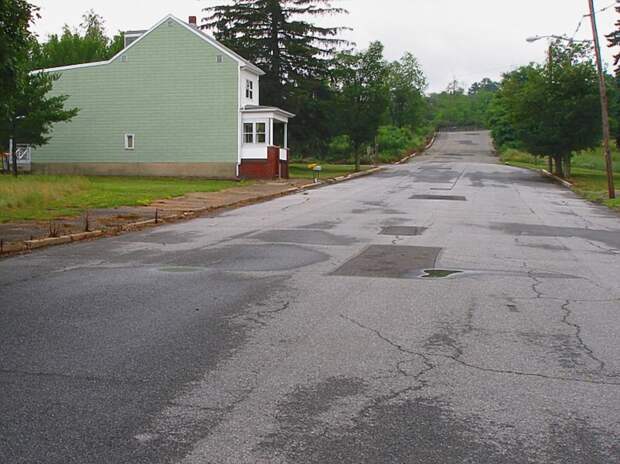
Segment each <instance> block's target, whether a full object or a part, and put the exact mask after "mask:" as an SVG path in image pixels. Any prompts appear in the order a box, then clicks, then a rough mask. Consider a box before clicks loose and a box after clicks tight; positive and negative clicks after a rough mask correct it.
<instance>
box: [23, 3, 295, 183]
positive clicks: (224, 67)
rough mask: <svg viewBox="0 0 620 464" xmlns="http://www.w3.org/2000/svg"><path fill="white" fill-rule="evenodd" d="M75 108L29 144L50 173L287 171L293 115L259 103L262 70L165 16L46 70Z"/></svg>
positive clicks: (35, 162)
mask: <svg viewBox="0 0 620 464" xmlns="http://www.w3.org/2000/svg"><path fill="white" fill-rule="evenodd" d="M38 72H50V73H57V74H59V75H60V78H59V79H58V80H57V81H56V83H55V85H54V92H55V93H58V94H64V95H68V96H69V100H68V102H67V106H68V107H77V108H79V109H80V112H79V114H78V115H77V116H76V117H75V118H74V119H73V120H72V121H71V122H69V123H66V124H58V125H56V126H55V127H54V131H53V134H52V138H51V140H50V142H49V143H48V144H47V145H44V146H42V147H39V148H37V149H36V150H33V153H32V170H33V172H38V173H49V174H89V175H131V176H136V175H137V176H192V177H209V178H240V177H268V178H272V177H278V176H281V177H286V176H287V172H288V141H287V132H288V121H289V119H290V118H292V117H294V115H293V114H291V113H288V112H286V111H284V110H282V109H280V108H274V107H265V106H260V104H259V79H260V76H262V75H264V72H263V71H261V70H260V69H259V68H258V67H256V66H255V65H253V64H252V63H250V62H249V61H247V60H245V59H244V58H242V57H240V56H239V55H237V54H236V53H234V52H233V51H232V50H230V49H228V48H226V47H225V46H223V45H222V44H220V43H219V42H217V41H216V40H215V39H214V38H212V37H210V36H209V35H207V34H205V33H204V32H202V31H201V30H200V29H199V28H198V27H197V25H196V18H195V17H191V18H190V20H189V22H187V23H186V22H184V21H182V20H180V19H178V18H176V17H174V16H172V15H168V16H166V17H165V18H164V19H162V20H161V21H160V22H158V23H157V24H156V25H155V26H154V27H152V28H151V29H150V30H148V31H130V32H127V33H126V34H125V48H124V49H123V50H122V51H121V52H120V53H118V54H117V55H116V56H114V57H113V58H112V59H110V60H109V61H103V62H97V63H86V64H79V65H74V66H65V67H60V68H53V69H45V70H41V71H38Z"/></svg>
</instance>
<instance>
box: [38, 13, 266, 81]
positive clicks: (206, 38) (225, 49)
mask: <svg viewBox="0 0 620 464" xmlns="http://www.w3.org/2000/svg"><path fill="white" fill-rule="evenodd" d="M169 20H173V21H175V22H177V23H178V24H180V25H181V26H183V27H184V28H186V29H187V30H189V31H190V32H192V33H193V34H196V35H197V36H198V37H200V38H201V39H202V40H204V41H205V42H207V43H209V44H211V45H212V46H214V47H215V48H217V49H218V50H220V51H221V52H222V53H224V54H226V55H228V56H229V57H230V58H232V59H233V60H235V61H236V62H237V63H239V65H240V66H241V67H242V68H244V69H247V70H248V71H251V72H253V73H255V74H257V75H259V76H263V75H264V74H265V72H264V71H263V70H262V69H260V68H259V67H258V66H256V65H255V64H253V63H251V62H249V61H248V60H246V59H245V58H243V57H242V56H240V55H238V54H237V53H235V52H233V51H232V50H231V49H230V48H228V47H226V46H224V45H222V44H221V43H219V42H218V41H217V40H215V39H214V38H213V37H211V36H210V35H208V34H206V33H205V32H203V31H201V30H200V29H197V28H195V27H193V26H191V25H189V24H188V23H186V22H185V21H182V20H180V19H179V18H177V17H176V16H174V15H172V14H169V15H167V16H166V17H164V18H163V19H162V20H161V21H159V22H158V23H157V24H155V25H154V26H153V27H152V28H150V29H149V30H147V31H145V32H144V33H143V34H142V35H141V36H140V37H139V38H138V39H137V40H135V41H134V42H132V43H131V44H130V45H128V46H127V47H125V48H124V49H123V50H121V51H120V52H119V53H117V54H116V55H114V56H113V57H112V58H110V59H109V60H107V61H97V62H94V63H83V64H75V65H71V66H60V67H57V68H47V69H39V70H37V71H35V72H54V71H66V70H69V69H78V68H89V67H94V66H102V65H105V64H109V63H112V62H113V61H114V60H116V59H117V58H118V57H119V56H120V55H122V54H124V53H125V52H126V51H127V50H129V49H130V48H132V47H134V46H135V45H136V44H138V43H139V42H140V41H141V40H142V39H144V38H145V37H146V36H148V35H149V34H150V33H151V32H153V31H154V30H155V29H157V28H158V27H159V26H161V25H162V24H163V23H165V22H166V21H169ZM140 32H142V31H128V33H129V34H130V35H137V34H138V33H140Z"/></svg>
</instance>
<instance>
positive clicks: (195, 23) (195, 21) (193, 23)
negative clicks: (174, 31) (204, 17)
mask: <svg viewBox="0 0 620 464" xmlns="http://www.w3.org/2000/svg"><path fill="white" fill-rule="evenodd" d="M188 22H189V25H190V26H193V27H198V18H196V16H190V17H189V21H188Z"/></svg>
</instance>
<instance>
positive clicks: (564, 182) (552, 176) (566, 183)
mask: <svg viewBox="0 0 620 464" xmlns="http://www.w3.org/2000/svg"><path fill="white" fill-rule="evenodd" d="M540 173H541V174H542V175H543V176H544V177H548V178H549V179H553V180H554V181H556V182H557V183H559V184H561V185H563V186H564V187H566V188H568V189H571V190H572V188H573V184H571V183H570V182H569V181H567V180H564V179H562V178H561V177H558V176H556V175H555V174H552V173H550V172H549V171H547V170H546V169H541V170H540Z"/></svg>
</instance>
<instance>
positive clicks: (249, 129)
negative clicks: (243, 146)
mask: <svg viewBox="0 0 620 464" xmlns="http://www.w3.org/2000/svg"><path fill="white" fill-rule="evenodd" d="M243 142H244V143H254V124H252V123H251V122H246V123H245V124H243Z"/></svg>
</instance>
